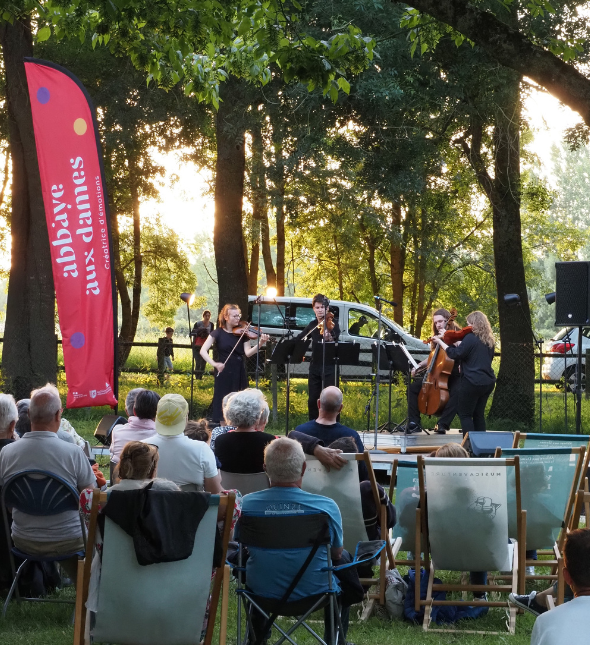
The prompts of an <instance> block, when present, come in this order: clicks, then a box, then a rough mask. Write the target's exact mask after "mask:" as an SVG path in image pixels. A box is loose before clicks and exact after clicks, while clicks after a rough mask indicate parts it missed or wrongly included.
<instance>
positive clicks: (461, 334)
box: [424, 325, 473, 345]
mask: <svg viewBox="0 0 590 645" xmlns="http://www.w3.org/2000/svg"><path fill="white" fill-rule="evenodd" d="M472 331H473V328H472V327H471V325H467V327H463V329H447V330H446V331H445V333H444V334H443V335H442V336H441V338H440V339H441V340H442V342H443V343H446V344H447V345H452V344H453V343H458V342H459V341H460V340H463V339H464V338H465V336H467V334H471V332H472ZM432 338H433V337H432V336H431V337H430V338H427V339H426V340H425V341H424V343H425V344H427V345H428V343H431V342H432Z"/></svg>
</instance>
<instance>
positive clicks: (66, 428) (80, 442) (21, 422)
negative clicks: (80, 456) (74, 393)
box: [16, 399, 86, 448]
mask: <svg viewBox="0 0 590 645" xmlns="http://www.w3.org/2000/svg"><path fill="white" fill-rule="evenodd" d="M30 404H31V399H21V400H20V401H19V402H18V403H17V404H16V407H17V410H18V421H17V423H16V432H17V434H18V436H19V437H22V436H23V435H25V434H27V432H30V431H31V420H30V419H29V405H30ZM57 437H58V439H61V440H62V441H66V442H67V443H74V444H76V445H77V446H80V448H84V447H85V445H86V442H85V441H84V439H82V437H81V436H80V435H79V434H78V433H77V432H76V431H75V430H74V427H73V426H72V424H71V423H70V422H69V421H68V420H67V419H64V418H63V417H62V418H61V421H60V424H59V429H58V431H57Z"/></svg>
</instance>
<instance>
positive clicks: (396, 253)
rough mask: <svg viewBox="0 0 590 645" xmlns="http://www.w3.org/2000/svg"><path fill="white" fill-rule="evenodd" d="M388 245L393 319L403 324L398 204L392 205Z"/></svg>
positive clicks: (403, 256)
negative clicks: (394, 303)
mask: <svg viewBox="0 0 590 645" xmlns="http://www.w3.org/2000/svg"><path fill="white" fill-rule="evenodd" d="M391 224H392V231H391V245H390V266H391V290H392V297H393V301H394V302H397V307H395V308H394V312H393V319H394V321H395V322H396V323H397V324H398V325H402V326H403V324H404V269H405V265H406V250H405V248H404V246H403V244H402V209H401V205H400V204H398V203H395V202H394V204H393V217H392V223H391Z"/></svg>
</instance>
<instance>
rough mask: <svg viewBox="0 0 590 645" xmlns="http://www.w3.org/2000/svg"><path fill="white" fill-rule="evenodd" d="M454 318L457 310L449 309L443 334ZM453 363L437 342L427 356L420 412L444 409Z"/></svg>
mask: <svg viewBox="0 0 590 645" xmlns="http://www.w3.org/2000/svg"><path fill="white" fill-rule="evenodd" d="M455 318H457V310H456V309H451V316H450V318H449V319H448V320H447V324H446V325H445V335H446V334H448V333H450V332H451V330H450V329H449V325H451V324H452V323H453V322H454V321H455ZM467 333H469V332H467ZM446 342H447V341H446V340H445V343H446ZM447 344H448V343H447ZM454 365H455V361H453V360H451V359H450V358H449V357H448V356H447V353H446V352H445V350H444V349H443V348H442V347H441V346H440V345H439V344H438V343H437V344H436V345H435V347H434V349H433V350H432V351H431V352H430V356H429V357H428V365H427V367H426V374H425V375H424V380H423V381H422V389H421V390H420V393H419V394H418V409H419V410H420V412H421V413H422V414H427V415H428V416H432V415H433V414H440V413H441V412H442V411H443V410H444V407H445V405H446V404H447V402H448V400H449V376H450V375H451V372H452V371H453V366H454Z"/></svg>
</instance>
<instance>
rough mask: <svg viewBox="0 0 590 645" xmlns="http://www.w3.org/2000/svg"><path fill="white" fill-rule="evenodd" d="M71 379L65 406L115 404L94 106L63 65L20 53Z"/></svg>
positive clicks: (112, 310)
mask: <svg viewBox="0 0 590 645" xmlns="http://www.w3.org/2000/svg"><path fill="white" fill-rule="evenodd" d="M25 69H26V73H27V82H28V86H29V96H30V99H31V111H32V113H33V127H34V130H35V142H36V146H37V158H38V161H39V173H40V175H41V187H42V190H43V202H44V204H45V215H46V219H47V230H48V231H49V244H50V247H51V260H52V267H53V281H54V283H55V295H56V298H57V309H58V312H59V325H60V329H61V336H62V343H63V353H64V364H65V369H66V379H67V383H68V396H67V407H69V408H81V407H86V406H99V405H111V406H114V405H116V404H117V383H116V376H115V374H116V370H115V364H116V354H115V351H116V343H115V339H116V335H117V321H116V311H117V308H116V301H115V300H113V297H114V296H115V294H116V291H115V288H114V280H113V272H112V269H111V264H112V263H111V255H112V251H111V240H110V218H109V213H108V200H107V196H106V191H105V179H104V171H103V167H102V157H101V153H100V143H99V137H98V128H97V124H96V119H95V117H94V109H93V107H92V105H91V103H90V98H89V97H88V94H87V93H86V90H85V89H84V87H83V86H82V84H81V83H80V81H78V79H77V78H75V77H74V76H72V74H70V73H69V72H68V71H67V70H66V69H63V68H62V67H59V66H58V65H54V64H53V63H48V62H46V61H41V60H37V59H33V58H27V59H25Z"/></svg>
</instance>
